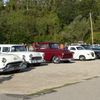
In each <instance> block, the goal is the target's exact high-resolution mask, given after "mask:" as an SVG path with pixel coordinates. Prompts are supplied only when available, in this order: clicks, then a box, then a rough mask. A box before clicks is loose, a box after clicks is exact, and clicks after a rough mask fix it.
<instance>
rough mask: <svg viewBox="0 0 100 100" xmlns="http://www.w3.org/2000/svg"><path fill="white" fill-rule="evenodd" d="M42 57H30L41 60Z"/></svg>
mask: <svg viewBox="0 0 100 100" xmlns="http://www.w3.org/2000/svg"><path fill="white" fill-rule="evenodd" d="M41 59H42V57H32V60H41Z"/></svg>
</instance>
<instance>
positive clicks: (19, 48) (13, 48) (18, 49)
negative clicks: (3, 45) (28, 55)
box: [11, 46, 27, 52]
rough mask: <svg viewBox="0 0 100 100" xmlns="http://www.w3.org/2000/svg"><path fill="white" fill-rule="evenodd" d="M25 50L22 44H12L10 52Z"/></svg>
mask: <svg viewBox="0 0 100 100" xmlns="http://www.w3.org/2000/svg"><path fill="white" fill-rule="evenodd" d="M18 51H27V49H26V48H25V47H24V46H12V48H11V52H18Z"/></svg>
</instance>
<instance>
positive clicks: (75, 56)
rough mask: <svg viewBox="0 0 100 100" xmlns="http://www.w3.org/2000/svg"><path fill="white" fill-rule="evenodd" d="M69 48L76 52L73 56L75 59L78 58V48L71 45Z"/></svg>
mask: <svg viewBox="0 0 100 100" xmlns="http://www.w3.org/2000/svg"><path fill="white" fill-rule="evenodd" d="M69 50H70V51H71V52H73V53H74V54H73V58H74V59H78V51H77V49H76V48H75V47H69Z"/></svg>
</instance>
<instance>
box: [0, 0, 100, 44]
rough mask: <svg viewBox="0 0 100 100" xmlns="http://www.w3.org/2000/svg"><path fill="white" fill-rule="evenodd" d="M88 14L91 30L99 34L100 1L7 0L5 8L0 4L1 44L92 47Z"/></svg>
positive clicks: (96, 38)
mask: <svg viewBox="0 0 100 100" xmlns="http://www.w3.org/2000/svg"><path fill="white" fill-rule="evenodd" d="M90 12H91V13H92V19H93V29H94V31H96V32H100V0H81V1H80V0H9V2H8V3H7V4H6V6H4V5H3V2H2V1H0V42H1V43H31V42H33V41H35V42H36V41H57V42H68V43H71V42H78V41H85V42H86V41H88V42H90V43H91V39H90V40H89V37H90V34H91V31H90V22H89V13H90ZM99 34H100V33H99ZM99 40H100V38H98V37H95V39H94V41H95V43H99Z"/></svg>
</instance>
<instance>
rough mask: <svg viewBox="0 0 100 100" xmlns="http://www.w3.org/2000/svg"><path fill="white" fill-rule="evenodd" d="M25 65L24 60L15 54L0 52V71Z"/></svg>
mask: <svg viewBox="0 0 100 100" xmlns="http://www.w3.org/2000/svg"><path fill="white" fill-rule="evenodd" d="M26 67H27V64H26V62H24V61H23V60H22V59H21V58H20V57H18V56H17V55H13V54H1V53H0V72H9V71H15V70H23V69H25V68H26Z"/></svg>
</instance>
